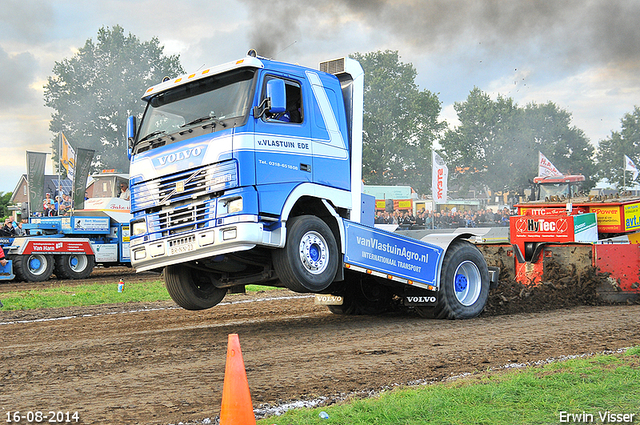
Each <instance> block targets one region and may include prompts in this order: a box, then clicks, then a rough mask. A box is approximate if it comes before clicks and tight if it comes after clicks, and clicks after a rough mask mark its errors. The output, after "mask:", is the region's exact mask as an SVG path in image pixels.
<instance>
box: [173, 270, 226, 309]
mask: <svg viewBox="0 0 640 425" xmlns="http://www.w3.org/2000/svg"><path fill="white" fill-rule="evenodd" d="M164 282H165V286H166V287H167V291H168V292H169V295H170V296H171V299H173V301H175V303H176V304H178V305H179V306H180V307H182V308H184V309H186V310H204V309H207V308H211V307H213V306H214V305H216V304H218V303H219V302H220V301H222V299H223V298H224V296H225V294H226V293H227V290H226V289H222V288H218V287H216V286H215V285H214V284H213V280H212V279H211V278H209V277H208V276H207V275H206V273H204V272H201V271H197V270H195V269H192V268H190V267H187V266H183V265H174V266H168V267H166V268H165V269H164Z"/></svg>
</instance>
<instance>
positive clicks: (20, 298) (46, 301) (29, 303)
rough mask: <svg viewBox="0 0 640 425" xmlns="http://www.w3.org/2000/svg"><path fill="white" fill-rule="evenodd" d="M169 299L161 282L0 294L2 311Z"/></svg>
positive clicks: (255, 287) (261, 288) (250, 287)
mask: <svg viewBox="0 0 640 425" xmlns="http://www.w3.org/2000/svg"><path fill="white" fill-rule="evenodd" d="M246 289H247V291H248V292H249V291H264V290H270V289H279V288H272V287H267V286H259V285H247V287H246ZM170 299H171V297H169V293H168V292H167V290H166V288H165V286H164V282H163V281H161V280H155V281H148V282H135V283H127V284H125V289H124V291H122V292H118V283H117V282H114V283H95V284H87V285H78V286H57V287H54V288H42V289H30V290H24V291H20V290H18V291H11V292H5V293H2V294H0V301H2V303H3V304H4V307H2V308H0V311H8V310H32V309H38V308H57V307H73V306H93V305H101V304H114V303H130V302H155V301H168V300H170Z"/></svg>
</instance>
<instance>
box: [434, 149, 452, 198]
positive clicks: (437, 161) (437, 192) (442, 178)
mask: <svg viewBox="0 0 640 425" xmlns="http://www.w3.org/2000/svg"><path fill="white" fill-rule="evenodd" d="M432 154H433V155H432V165H431V170H432V171H431V193H432V194H433V200H434V202H435V203H436V204H446V203H447V179H448V177H449V169H448V168H447V164H445V163H444V160H443V159H442V158H441V157H440V155H438V154H437V153H436V151H432Z"/></svg>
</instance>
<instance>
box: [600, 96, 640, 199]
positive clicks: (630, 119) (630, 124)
mask: <svg viewBox="0 0 640 425" xmlns="http://www.w3.org/2000/svg"><path fill="white" fill-rule="evenodd" d="M620 122H621V130H620V131H612V132H611V136H609V137H608V138H606V139H604V140H601V141H600V143H599V145H598V156H597V158H598V177H600V178H606V179H607V180H609V182H610V183H611V184H615V185H616V186H617V187H618V189H622V188H623V187H622V186H623V184H624V181H625V175H624V165H623V164H624V155H627V156H628V157H629V158H631V160H632V161H633V163H634V164H636V166H640V107H638V106H635V107H634V108H633V111H631V112H628V113H626V114H625V115H624V117H623V118H622V119H621V120H620ZM631 178H632V175H631V173H630V172H628V173H627V175H626V182H627V187H629V186H631Z"/></svg>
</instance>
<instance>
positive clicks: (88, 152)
mask: <svg viewBox="0 0 640 425" xmlns="http://www.w3.org/2000/svg"><path fill="white" fill-rule="evenodd" d="M94 153H95V151H94V150H92V149H84V148H78V152H77V155H76V173H75V176H74V179H73V209H76V210H81V209H83V208H84V192H85V189H86V188H87V178H89V169H90V168H91V160H92V159H93V154H94Z"/></svg>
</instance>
